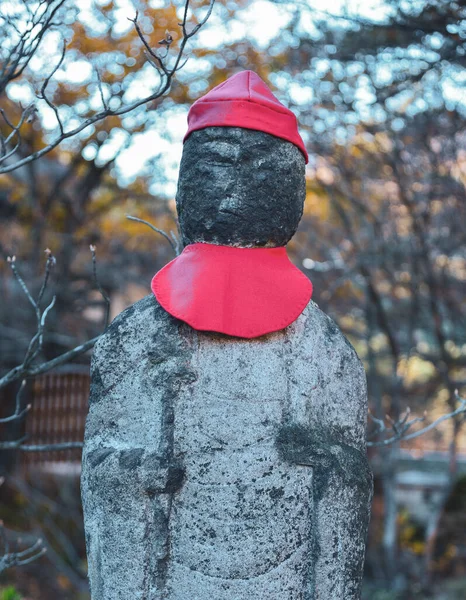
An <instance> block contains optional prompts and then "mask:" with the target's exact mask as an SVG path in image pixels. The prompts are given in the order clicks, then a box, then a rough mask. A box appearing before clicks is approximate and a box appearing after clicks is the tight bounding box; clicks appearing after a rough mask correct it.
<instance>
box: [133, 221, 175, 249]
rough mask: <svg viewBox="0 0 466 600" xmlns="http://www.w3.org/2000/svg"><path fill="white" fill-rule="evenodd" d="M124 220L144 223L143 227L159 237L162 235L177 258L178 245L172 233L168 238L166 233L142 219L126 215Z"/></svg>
mask: <svg viewBox="0 0 466 600" xmlns="http://www.w3.org/2000/svg"><path fill="white" fill-rule="evenodd" d="M126 218H127V219H129V220H130V221H136V222H138V223H144V225H147V226H148V227H150V228H151V229H152V230H153V231H155V232H156V233H160V235H162V236H163V237H164V238H165V239H166V240H167V242H168V243H169V244H170V246H171V247H172V248H173V252H174V253H175V255H176V256H178V254H179V245H178V243H177V241H176V237H175V235H174V234H173V232H170V233H171V235H172V237H170V235H169V234H168V233H167V232H166V231H164V230H163V229H159V228H158V227H156V226H155V225H152V223H149V221H144V219H139V218H138V217H132V216H131V215H126Z"/></svg>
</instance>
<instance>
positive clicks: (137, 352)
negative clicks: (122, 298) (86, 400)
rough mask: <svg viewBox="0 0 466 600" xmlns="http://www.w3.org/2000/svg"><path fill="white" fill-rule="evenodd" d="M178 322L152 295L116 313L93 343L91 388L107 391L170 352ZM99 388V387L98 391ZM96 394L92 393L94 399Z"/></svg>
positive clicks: (177, 333) (177, 332) (177, 331)
mask: <svg viewBox="0 0 466 600" xmlns="http://www.w3.org/2000/svg"><path fill="white" fill-rule="evenodd" d="M178 325H179V321H178V320H177V319H175V318H174V317H172V316H171V315H169V314H168V313H167V312H166V311H165V310H164V309H163V308H162V307H161V306H160V304H159V303H158V302H157V300H156V298H155V297H154V295H153V294H151V295H148V296H146V297H145V298H143V299H142V300H139V301H138V302H136V303H135V304H133V305H132V306H130V307H129V308H127V309H126V310H124V311H123V312H122V313H120V314H119V315H118V316H117V317H116V318H115V319H114V320H113V321H112V323H111V324H110V325H109V326H108V327H107V329H106V330H105V332H104V333H103V334H102V336H101V337H100V338H99V340H98V341H97V343H96V345H95V347H94V353H93V355H92V361H91V376H92V381H93V387H96V386H97V387H99V386H98V385H97V384H98V383H99V382H102V383H103V385H101V386H100V387H101V388H102V389H103V388H105V389H109V388H112V387H114V386H115V385H117V383H118V382H119V381H120V380H121V379H122V378H125V377H128V376H131V374H133V376H134V373H135V372H136V371H137V370H138V369H140V368H142V367H143V365H144V364H146V363H148V362H150V363H151V364H157V362H159V360H161V359H162V358H163V357H166V356H167V355H170V354H171V353H172V347H174V346H176V345H177V344H178V341H177V340H178V338H179V327H178ZM99 389H100V388H99ZM96 395H98V394H92V393H91V396H92V397H94V396H96Z"/></svg>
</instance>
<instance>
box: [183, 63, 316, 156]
mask: <svg viewBox="0 0 466 600" xmlns="http://www.w3.org/2000/svg"><path fill="white" fill-rule="evenodd" d="M206 127H243V128H244V129H255V130H257V131H264V132H265V133H269V134H271V135H274V136H275V137H279V138H282V139H284V140H288V141H289V142H291V143H292V144H294V145H295V146H297V147H298V148H299V149H300V150H301V152H302V153H303V154H304V158H305V159H306V163H307V162H308V155H307V152H306V148H305V146H304V142H303V140H302V138H301V136H300V135H299V132H298V123H297V120H296V117H295V115H294V114H293V113H292V112H291V110H289V109H288V108H286V106H283V104H282V103H281V102H279V101H278V100H277V98H275V96H274V95H273V94H272V92H271V91H270V90H269V88H268V87H267V86H266V85H265V83H264V82H263V81H262V79H261V78H260V77H259V76H258V75H256V73H254V72H253V71H242V72H241V73H237V74H236V75H233V76H232V77H230V78H229V79H227V80H226V81H224V82H223V83H221V84H220V85H218V86H217V87H214V89H213V90H210V92H208V93H207V94H206V95H205V96H203V97H202V98H199V100H196V102H194V104H193V105H192V106H191V108H190V110H189V113H188V131H187V133H186V135H185V136H184V139H183V142H185V141H186V139H187V137H188V136H189V135H190V134H191V133H192V132H193V131H196V130H197V129H205V128H206Z"/></svg>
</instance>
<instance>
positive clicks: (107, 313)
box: [89, 244, 110, 328]
mask: <svg viewBox="0 0 466 600" xmlns="http://www.w3.org/2000/svg"><path fill="white" fill-rule="evenodd" d="M89 248H90V250H91V254H92V270H93V273H94V282H95V285H96V287H97V289H98V290H99V292H100V295H101V296H102V298H103V299H104V302H105V320H104V323H105V328H106V327H107V325H108V320H109V317H110V298H109V297H108V296H107V294H106V293H105V292H104V290H103V289H102V286H101V285H100V282H99V278H98V277H97V260H96V255H95V250H96V248H95V246H93V245H92V244H91V245H90V246H89Z"/></svg>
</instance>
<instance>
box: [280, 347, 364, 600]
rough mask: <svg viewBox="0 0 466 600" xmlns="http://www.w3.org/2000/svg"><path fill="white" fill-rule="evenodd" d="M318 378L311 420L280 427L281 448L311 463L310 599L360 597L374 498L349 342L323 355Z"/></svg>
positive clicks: (359, 380) (358, 368)
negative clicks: (322, 383)
mask: <svg viewBox="0 0 466 600" xmlns="http://www.w3.org/2000/svg"><path fill="white" fill-rule="evenodd" d="M321 375H322V379H321V381H322V382H325V384H324V385H322V386H321V387H320V389H319V390H318V394H315V395H313V396H310V398H311V407H310V408H311V410H310V415H311V416H310V417H309V420H308V422H303V421H301V423H296V422H291V423H289V424H288V425H287V426H285V427H283V428H282V430H281V432H280V434H279V437H278V439H277V442H278V448H279V451H280V453H281V454H282V458H284V459H285V460H287V461H289V462H292V463H294V464H300V465H305V466H309V467H312V472H313V478H312V481H313V482H312V496H313V507H314V509H313V519H312V523H311V533H310V539H311V545H312V548H311V557H310V564H311V575H310V582H309V586H310V588H311V589H310V590H309V598H312V599H313V600H328V599H329V598H332V600H359V598H360V593H361V591H360V588H361V580H362V573H363V566H364V555H365V544H366V537H367V529H368V525H369V518H370V504H371V500H372V473H371V470H370V467H369V462H368V459H367V455H366V441H365V435H366V419H367V389H366V376H365V372H364V367H363V365H362V363H361V361H360V360H359V358H358V357H357V355H356V353H355V351H354V349H353V348H352V347H350V346H349V344H347V343H346V341H345V345H344V346H343V347H340V348H339V349H338V351H337V352H335V353H334V354H333V355H329V356H328V357H327V358H324V359H323V360H322V363H321Z"/></svg>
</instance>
